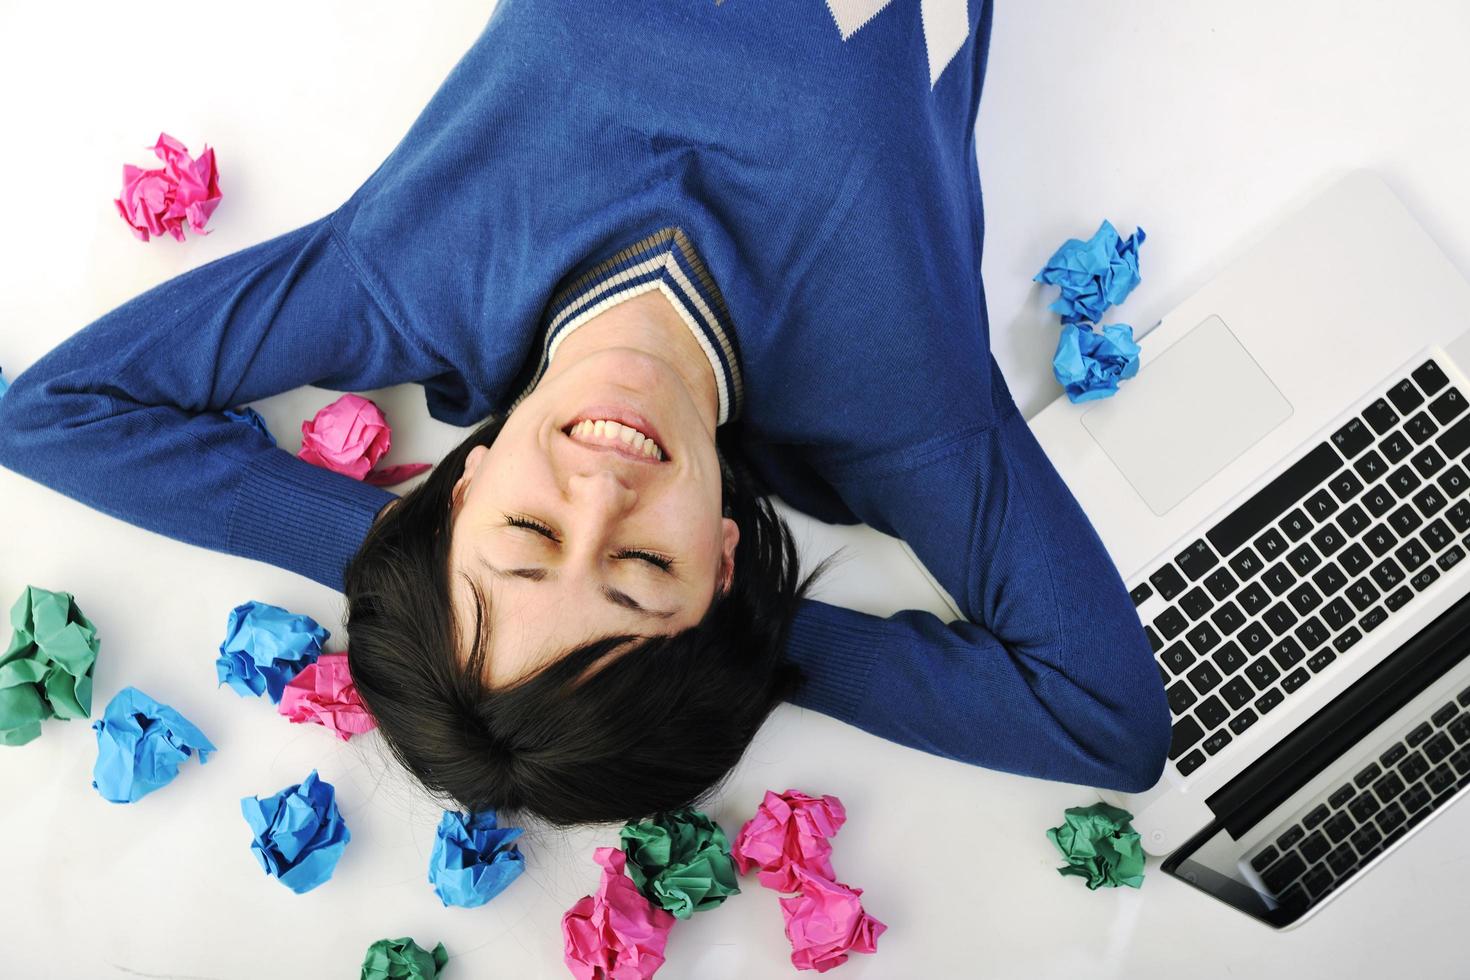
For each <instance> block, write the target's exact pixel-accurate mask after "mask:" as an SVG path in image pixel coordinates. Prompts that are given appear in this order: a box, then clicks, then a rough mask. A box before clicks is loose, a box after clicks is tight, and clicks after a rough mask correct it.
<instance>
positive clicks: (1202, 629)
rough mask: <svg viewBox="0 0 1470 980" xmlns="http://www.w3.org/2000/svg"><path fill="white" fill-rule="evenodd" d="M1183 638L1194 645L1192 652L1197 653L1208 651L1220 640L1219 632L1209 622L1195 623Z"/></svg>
mask: <svg viewBox="0 0 1470 980" xmlns="http://www.w3.org/2000/svg"><path fill="white" fill-rule="evenodd" d="M1184 638H1185V639H1187V640H1188V641H1189V645H1190V646H1192V647H1194V652H1195V653H1199V654H1205V653H1209V652H1210V651H1211V650H1213V649H1214V648H1215V646H1216V645H1217V644H1218V643H1219V642H1220V634H1219V633H1217V632H1215V627H1213V626H1211V625H1210V624H1209V623H1196V624H1195V625H1194V627H1193V628H1192V629H1190V631H1189V632H1188V633H1186V634H1185V635H1184Z"/></svg>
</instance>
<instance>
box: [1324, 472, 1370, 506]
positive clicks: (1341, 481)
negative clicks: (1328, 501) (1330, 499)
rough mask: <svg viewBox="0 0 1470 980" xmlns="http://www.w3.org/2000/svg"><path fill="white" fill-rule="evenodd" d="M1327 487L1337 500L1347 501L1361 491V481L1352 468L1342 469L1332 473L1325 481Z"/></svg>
mask: <svg viewBox="0 0 1470 980" xmlns="http://www.w3.org/2000/svg"><path fill="white" fill-rule="evenodd" d="M1327 489H1329V490H1331V491H1332V494H1333V496H1335V497H1336V498H1337V499H1338V500H1341V501H1342V502H1343V503H1347V502H1348V501H1349V500H1352V499H1353V498H1354V497H1356V496H1357V495H1358V493H1359V492H1360V491H1362V489H1363V481H1362V480H1359V479H1358V477H1357V475H1356V474H1355V473H1353V471H1352V470H1342V471H1341V472H1339V473H1335V474H1333V477H1332V479H1330V480H1328V481H1327Z"/></svg>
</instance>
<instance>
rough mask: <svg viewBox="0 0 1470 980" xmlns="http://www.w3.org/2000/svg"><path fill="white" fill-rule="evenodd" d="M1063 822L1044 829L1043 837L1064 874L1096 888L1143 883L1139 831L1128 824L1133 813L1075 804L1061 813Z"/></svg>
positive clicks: (1103, 806)
mask: <svg viewBox="0 0 1470 980" xmlns="http://www.w3.org/2000/svg"><path fill="white" fill-rule="evenodd" d="M1064 817H1065V820H1066V822H1065V823H1063V824H1062V825H1061V826H1060V827H1052V828H1050V829H1048V830H1047V832H1046V836H1047V839H1048V840H1050V841H1051V842H1052V843H1053V844H1055V845H1056V847H1057V850H1058V851H1061V852H1062V857H1064V858H1066V859H1067V865H1066V866H1065V867H1061V868H1057V871H1058V873H1060V874H1063V875H1078V876H1079V877H1082V878H1086V879H1087V887H1088V888H1090V889H1094V890H1096V889H1097V888H1100V887H1102V886H1104V885H1106V886H1107V887H1109V888H1117V887H1118V886H1119V885H1127V886H1129V887H1130V888H1140V887H1142V886H1143V864H1144V859H1143V844H1142V842H1141V841H1140V838H1139V835H1138V831H1136V830H1134V829H1133V825H1132V824H1131V823H1129V821H1131V820H1132V819H1133V814H1131V813H1129V812H1128V811H1127V810H1122V809H1119V808H1118V807H1115V806H1109V805H1108V804H1106V803H1094V804H1093V805H1092V806H1074V807H1071V808H1069V809H1068V810H1066V812H1065V814H1064Z"/></svg>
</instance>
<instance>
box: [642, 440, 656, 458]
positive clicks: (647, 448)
mask: <svg viewBox="0 0 1470 980" xmlns="http://www.w3.org/2000/svg"><path fill="white" fill-rule="evenodd" d="M654 448H655V447H654V445H653V440H652V439H645V440H643V455H645V456H652V455H653V450H654Z"/></svg>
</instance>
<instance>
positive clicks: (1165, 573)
mask: <svg viewBox="0 0 1470 980" xmlns="http://www.w3.org/2000/svg"><path fill="white" fill-rule="evenodd" d="M1148 580H1149V583H1150V584H1152V585H1153V587H1154V588H1155V589H1158V590H1159V598H1160V599H1163V600H1164V601H1165V602H1169V601H1171V600H1172V599H1173V598H1174V597H1175V596H1176V595H1178V594H1179V593H1180V592H1183V591H1184V576H1183V575H1180V574H1179V570H1178V569H1176V568H1175V567H1174V566H1173V565H1165V566H1164V567H1163V568H1161V569H1159V570H1158V571H1157V572H1154V573H1153V574H1152V575H1150V576H1149V577H1148Z"/></svg>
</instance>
